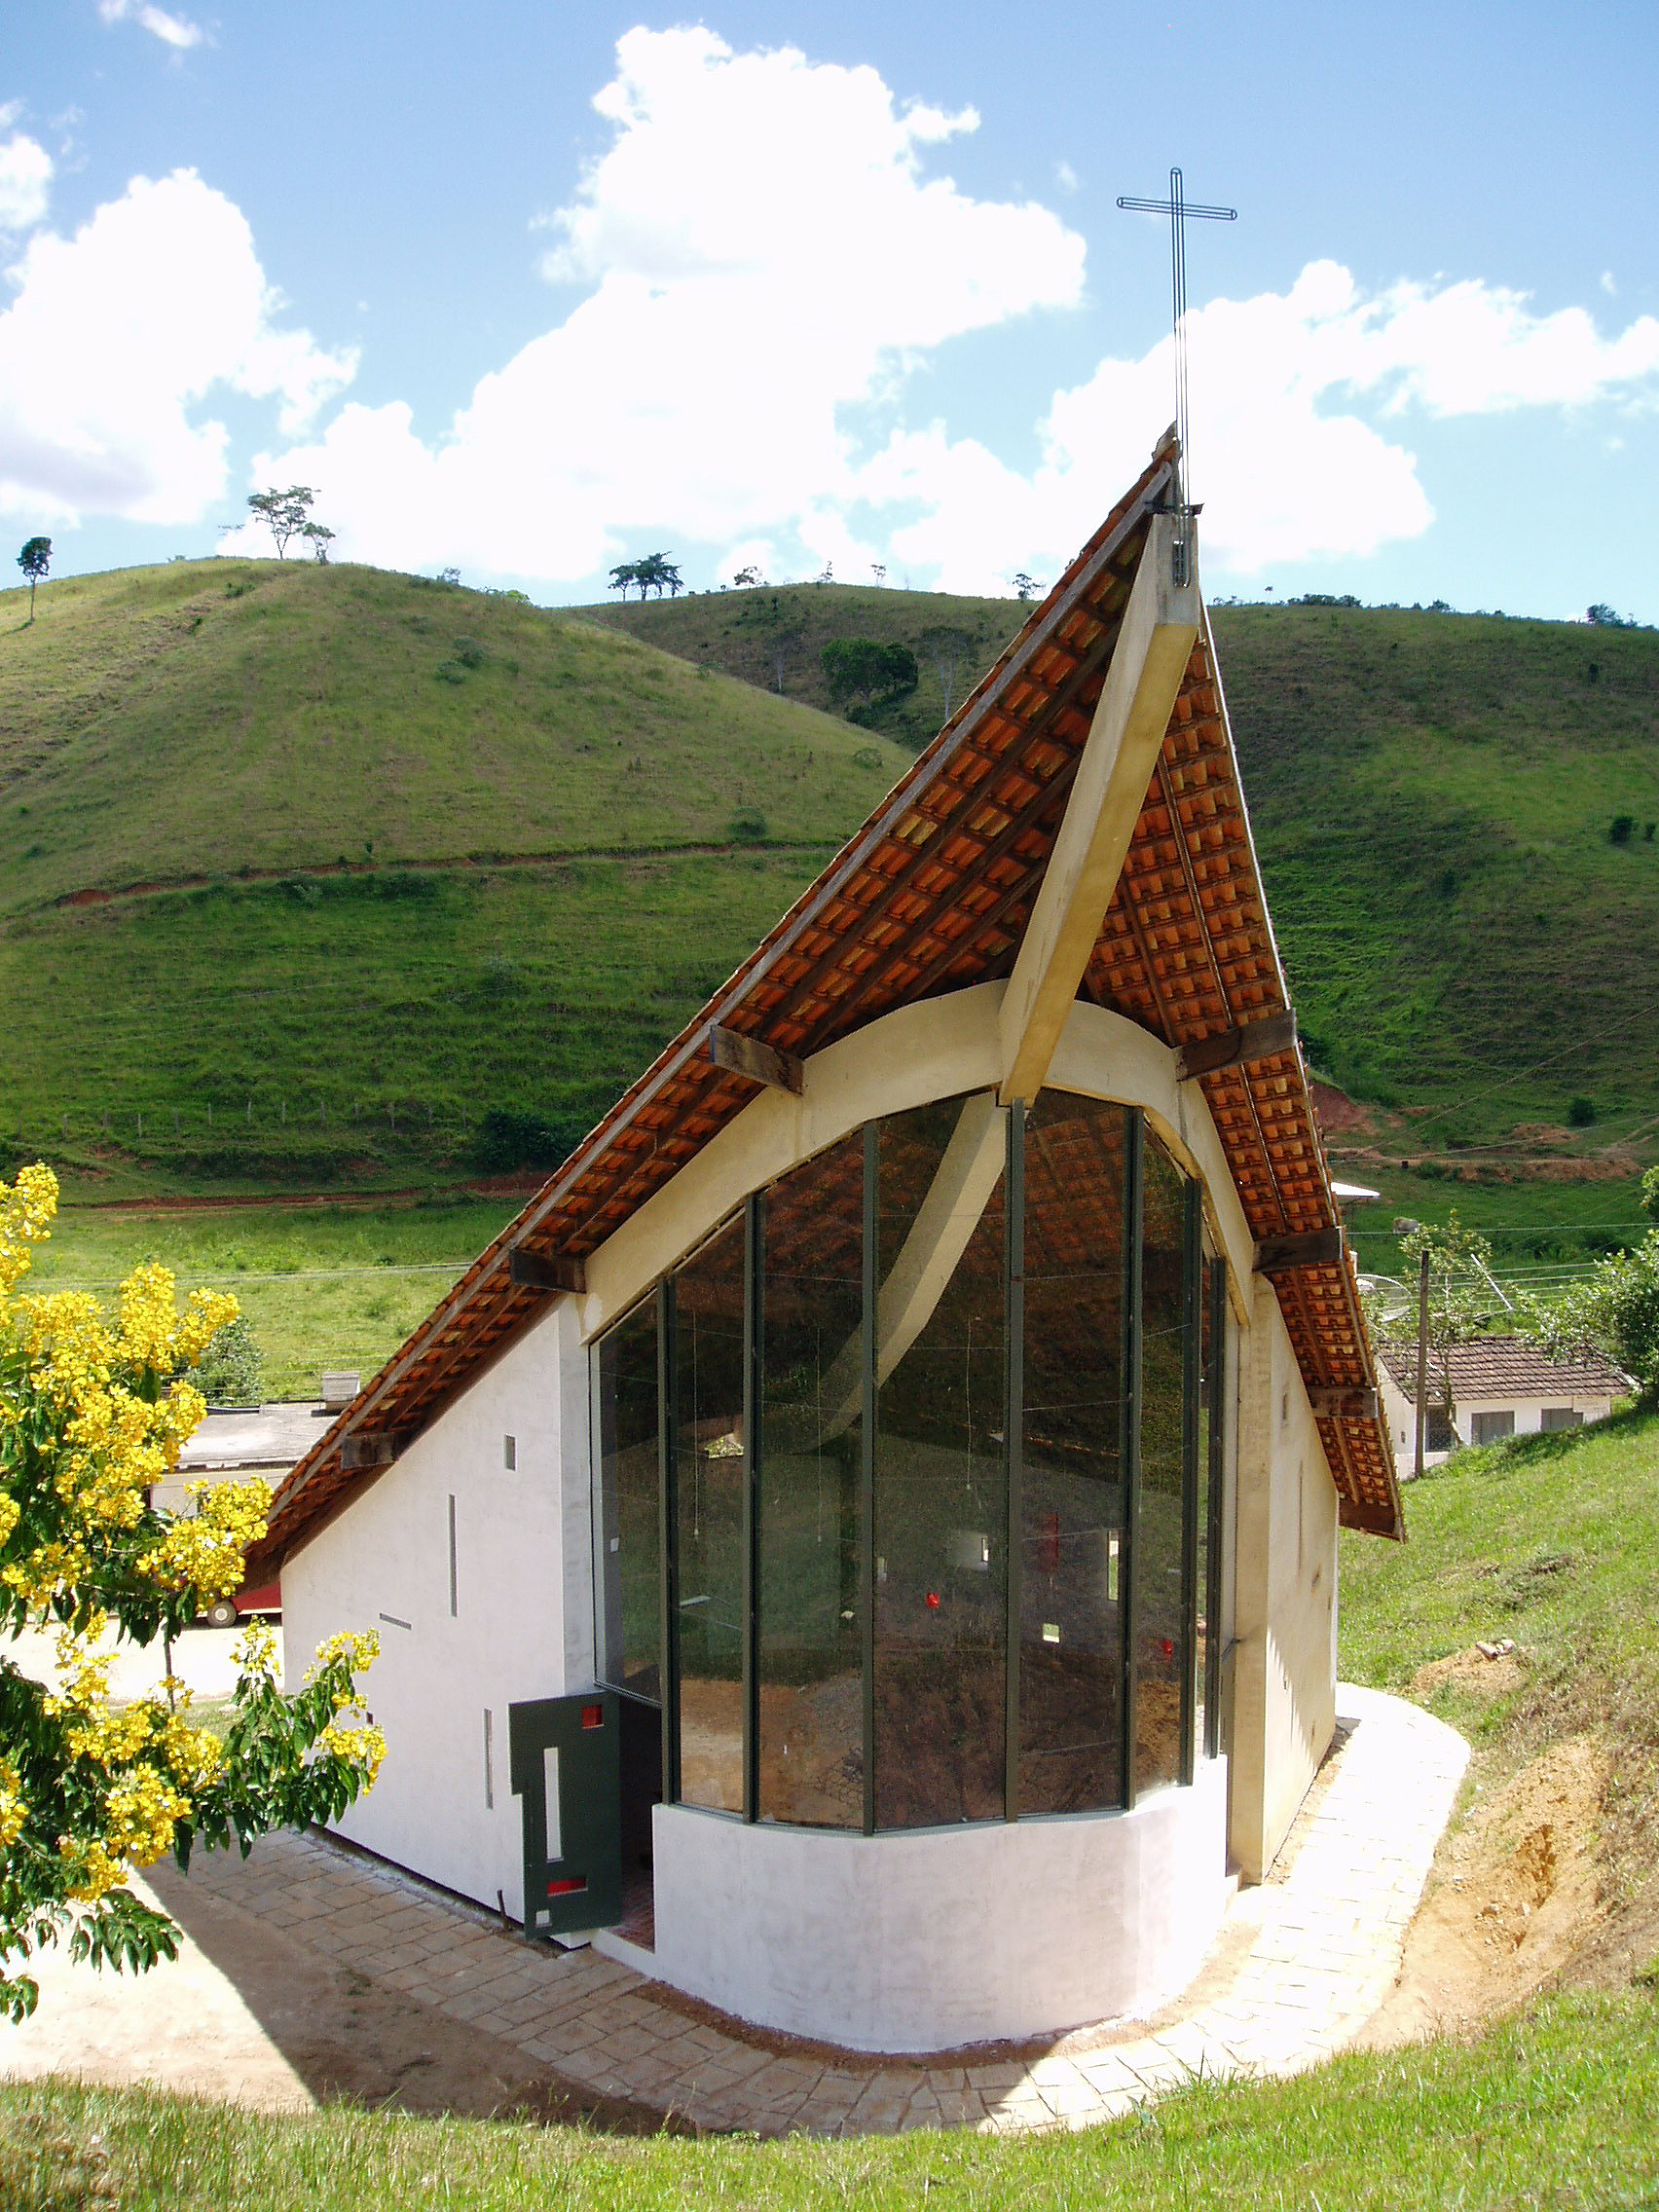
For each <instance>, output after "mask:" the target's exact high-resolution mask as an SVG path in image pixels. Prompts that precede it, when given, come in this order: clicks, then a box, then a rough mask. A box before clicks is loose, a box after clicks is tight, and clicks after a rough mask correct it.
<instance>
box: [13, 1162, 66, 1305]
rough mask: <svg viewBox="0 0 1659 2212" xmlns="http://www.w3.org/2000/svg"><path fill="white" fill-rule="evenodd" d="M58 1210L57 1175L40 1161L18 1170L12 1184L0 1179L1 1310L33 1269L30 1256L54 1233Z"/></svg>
mask: <svg viewBox="0 0 1659 2212" xmlns="http://www.w3.org/2000/svg"><path fill="white" fill-rule="evenodd" d="M56 1211H57V1177H56V1176H55V1174H54V1173H53V1172H52V1169H51V1168H50V1167H46V1166H42V1165H41V1164H40V1163H39V1162H38V1161H37V1163H36V1164H35V1165H34V1166H33V1167H22V1168H19V1169H18V1180H17V1181H16V1182H15V1183H12V1184H6V1183H0V1313H4V1312H5V1310H6V1301H7V1299H8V1297H9V1296H10V1295H11V1293H12V1291H13V1290H15V1289H16V1287H17V1285H18V1283H19V1282H20V1281H21V1280H22V1278H23V1276H24V1275H26V1274H27V1273H28V1272H29V1257H30V1254H31V1252H32V1250H33V1248H34V1246H35V1245H37V1244H44V1243H45V1242H46V1240H47V1238H48V1237H49V1236H50V1235H52V1221H53V1217H54V1215H55V1213H56Z"/></svg>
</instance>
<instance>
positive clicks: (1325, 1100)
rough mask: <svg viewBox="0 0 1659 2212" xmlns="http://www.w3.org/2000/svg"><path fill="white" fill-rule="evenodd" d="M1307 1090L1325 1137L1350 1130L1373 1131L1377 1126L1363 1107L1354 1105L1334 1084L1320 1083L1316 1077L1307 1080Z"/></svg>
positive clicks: (1343, 1091) (1345, 1093) (1344, 1091)
mask: <svg viewBox="0 0 1659 2212" xmlns="http://www.w3.org/2000/svg"><path fill="white" fill-rule="evenodd" d="M1308 1088H1309V1091H1310V1092H1311V1093H1312V1096H1313V1111H1314V1113H1315V1114H1316V1115H1317V1116H1318V1117H1319V1126H1320V1128H1321V1129H1323V1130H1324V1131H1325V1133H1326V1135H1327V1136H1340V1135H1343V1134H1345V1133H1346V1131H1348V1130H1350V1129H1366V1130H1370V1129H1374V1128H1375V1127H1376V1126H1377V1124H1376V1123H1375V1122H1374V1121H1373V1119H1372V1117H1371V1116H1370V1114H1369V1113H1367V1111H1366V1109H1365V1108H1364V1107H1363V1106H1359V1105H1356V1104H1355V1103H1354V1101H1353V1100H1352V1099H1351V1098H1350V1097H1349V1096H1348V1095H1347V1092H1346V1090H1339V1089H1338V1088H1337V1087H1336V1085H1335V1084H1334V1083H1321V1082H1320V1081H1319V1079H1318V1077H1317V1076H1314V1077H1312V1078H1310V1079H1309V1085H1308Z"/></svg>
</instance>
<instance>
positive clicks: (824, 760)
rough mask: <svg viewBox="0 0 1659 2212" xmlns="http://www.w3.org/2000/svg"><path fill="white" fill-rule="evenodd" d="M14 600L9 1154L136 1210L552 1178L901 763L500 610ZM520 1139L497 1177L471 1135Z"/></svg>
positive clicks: (1, 701)
mask: <svg viewBox="0 0 1659 2212" xmlns="http://www.w3.org/2000/svg"><path fill="white" fill-rule="evenodd" d="M25 596H26V595H24V594H21V593H17V592H13V593H8V594H4V595H0V1000H3V1001H4V1003H5V1004H6V1006H7V1008H8V1055H7V1066H6V1078H7V1080H6V1083H5V1085H4V1087H3V1088H0V1147H4V1148H5V1149H6V1150H7V1151H8V1152H10V1153H11V1154H13V1155H14V1156H20V1155H22V1154H25V1153H33V1152H36V1151H41V1150H45V1151H47V1152H48V1153H49V1154H50V1155H51V1156H52V1157H54V1158H55V1159H57V1160H58V1161H61V1162H62V1163H63V1164H64V1165H65V1166H66V1167H67V1169H68V1170H69V1171H70V1173H71V1174H72V1175H73V1176H76V1177H78V1178H79V1179H80V1181H81V1182H82V1184H83V1185H91V1186H92V1187H94V1188H97V1187H101V1188H102V1189H103V1190H105V1191H106V1192H107V1193H109V1194H112V1195H118V1194H120V1193H122V1192H124V1191H126V1190H129V1189H135V1188H149V1187H159V1188H176V1189H192V1188H199V1187H203V1186H210V1187H217V1188H237V1187H260V1186H270V1185H275V1186H277V1187H280V1186H281V1185H283V1184H290V1185H291V1184H294V1183H296V1182H298V1183H303V1184H315V1185H321V1186H327V1185H328V1184H330V1183H338V1182H342V1181H344V1182H347V1183H361V1184H366V1185H373V1184H375V1183H376V1182H384V1181H386V1180H387V1179H397V1178H398V1177H400V1176H407V1175H408V1174H410V1173H412V1172H413V1173H417V1174H419V1175H421V1176H422V1177H423V1178H425V1179H428V1180H430V1179H437V1180H444V1179H447V1178H449V1177H452V1176H454V1175H457V1174H468V1173H475V1172H477V1171H478V1169H479V1167H480V1166H481V1165H484V1166H490V1165H494V1166H497V1167H507V1168H510V1167H513V1166H515V1165H550V1164H553V1163H554V1162H555V1161H557V1159H558V1158H559V1157H561V1156H562V1154H563V1152H564V1150H566V1149H568V1147H569V1145H570V1144H571V1143H572V1142H573V1141H574V1139H575V1138H576V1136H578V1135H579V1134H580V1133H581V1131H582V1130H583V1129H584V1128H585V1127H587V1126H588V1124H590V1123H591V1122H592V1121H593V1120H594V1119H595V1117H596V1116H597V1114H598V1113H599V1112H600V1111H602V1110H603V1108H604V1107H605V1106H606V1105H607V1104H608V1101H609V1100H610V1099H611V1098H612V1097H613V1096H614V1095H615V1093H616V1092H617V1090H619V1089H620V1088H622V1087H623V1085H624V1084H625V1083H626V1082H627V1081H628V1080H629V1079H630V1078H631V1077H632V1076H633V1075H635V1074H636V1073H637V1072H638V1070H639V1069H640V1067H641V1066H642V1065H643V1064H645V1061H647V1060H648V1059H649V1058H650V1057H651V1056H652V1055H653V1054H654V1053H655V1051H657V1050H658V1049H659V1047H660V1046H661V1045H662V1043H663V1042H664V1040H665V1039H666V1038H667V1037H669V1036H671V1035H672V1034H673V1033H674V1031H675V1030H676V1029H677V1028H679V1027H680V1026H681V1024H682V1022H683V1021H684V1020H685V1019H686V1018H687V1017H688V1016H689V1015H690V1014H692V1013H693V1012H694V1011H695V1009H696V1007H697V1006H698V1005H699V1004H700V1003H701V1001H702V1000H703V999H704V998H705V997H706V996H707V994H708V993H709V991H710V990H712V989H713V988H714V987H715V985H716V984H718V983H719V981H720V980H721V978H722V977H724V976H726V975H727V974H729V973H730V971H731V969H732V968H733V967H735V966H736V964H737V962H738V961H739V960H740V959H741V958H742V957H743V956H744V954H745V953H746V952H747V951H748V950H749V948H750V946H751V945H752V944H753V943H754V941H755V940H756V938H757V937H759V936H760V935H761V933H762V932H763V931H764V930H765V929H766V928H767V927H768V926H769V925H770V924H771V923H772V922H773V921H774V920H775V919H776V918H777V916H778V914H779V913H780V912H781V911H782V910H783V909H784V908H785V907H787V906H788V905H789V904H790V903H791V902H792V901H793V899H794V897H795V896H796V895H797V894H798V892H799V891H800V890H801V888H802V887H803V886H804V885H805V884H806V883H807V882H809V881H810V880H811V878H812V876H813V875H814V874H815V873H816V872H817V871H818V869H819V868H820V867H822V866H823V865H824V863H825V862H826V861H827V860H828V859H829V858H830V855H831V854H832V853H833V851H834V850H835V848H836V846H837V845H839V844H840V843H841V841H842V840H843V839H844V838H845V837H846V836H847V835H848V834H850V832H851V831H852V830H854V829H856V828H857V826H858V824H859V823H860V822H861V821H862V820H863V819H864V817H865V816H866V814H867V813H868V812H869V810H870V808H871V807H872V806H873V805H874V804H875V802H876V800H877V799H878V798H879V796H880V795H881V793H882V792H883V791H884V790H885V789H886V788H887V787H888V785H889V784H891V782H892V781H893V780H894V778H895V776H896V775H897V774H899V773H900V772H901V770H902V769H903V764H904V761H905V757H906V756H905V755H904V753H903V751H902V750H901V749H900V748H899V747H898V746H896V745H895V744H893V743H892V741H890V740H888V739H886V738H882V737H879V736H871V735H869V734H867V733H865V732H861V731H858V730H854V729H851V728H849V727H848V726H847V725H846V724H845V723H844V722H841V721H838V720H835V719H831V718H830V717H828V716H824V715H819V714H815V713H813V712H812V711H810V710H809V709H807V708H805V707H802V706H800V705H798V704H796V703H794V702H792V701H785V700H781V699H777V698H769V697H767V696H766V695H765V694H763V693H761V692H758V691H756V690H755V689H754V688H753V687H752V686H750V685H747V684H744V683H741V682H734V681H731V680H729V679H726V678H724V677H721V676H719V675H717V674H715V673H713V672H698V671H694V670H692V669H690V668H687V667H686V666H685V665H684V663H683V662H682V661H681V660H678V659H676V658H675V657H673V656H672V655H670V654H667V653H664V652H659V651H657V650H655V649H654V648H652V647H650V646H647V645H638V644H636V643H634V642H633V641H632V640H630V639H626V638H621V637H615V636H611V635H609V634H608V633H606V632H604V631H603V630H601V629H599V628H597V627H596V626H595V625H594V624H592V623H591V622H587V621H585V620H582V619H580V618H579V617H571V616H566V615H557V614H550V613H548V612H546V611H544V610H543V609H540V608H533V607H530V606H529V605H527V604H524V603H521V602H517V601H513V600H509V599H507V598H505V597H492V596H488V595H484V594H480V593H474V592H462V591H459V590H456V589H453V588H450V587H446V586H441V585H435V584H431V583H429V582H426V581H424V580H423V579H421V578H417V577H409V576H401V575H395V574H388V573H384V572H382V571H375V570H368V569H358V568H326V569H325V568H318V567H316V566H315V565H313V564H309V563H308V564H303V565H302V564H298V563H288V564H281V565H279V564H277V563H276V562H237V563H230V562H220V561H207V562H179V563H174V564H170V565H168V566H166V567H163V568H154V569H142V570H132V571H117V572H115V573H112V574H109V575H102V576H91V577H80V578H74V579H70V580H69V581H66V582H64V583H55V584H53V585H52V586H51V587H50V590H49V591H48V592H46V593H45V594H43V596H42V598H41V601H40V618H39V620H38V621H37V622H36V623H35V624H34V625H33V626H32V627H28V628H24V627H22V626H21V619H20V618H21V614H22V609H23V605H24V600H25ZM502 1113H506V1114H509V1115H513V1116H516V1117H519V1118H520V1119H521V1120H522V1119H523V1118H524V1117H527V1116H528V1117H531V1118H532V1119H534V1120H535V1121H537V1122H538V1123H539V1124H540V1135H539V1137H538V1139H537V1141H535V1143H532V1144H530V1145H528V1146H525V1145H520V1146H519V1147H518V1154H519V1155H520V1156H522V1157H515V1156H514V1150H513V1147H512V1145H511V1144H510V1143H509V1144H508V1146H507V1148H506V1150H505V1152H502V1151H501V1150H500V1148H499V1147H498V1148H497V1153H496V1154H495V1155H494V1156H491V1157H489V1158H485V1157H483V1156H482V1155H481V1154H480V1150H479V1132H480V1126H481V1124H482V1123H483V1122H484V1121H485V1118H486V1117H487V1116H490V1115H491V1114H496V1115H500V1114H502Z"/></svg>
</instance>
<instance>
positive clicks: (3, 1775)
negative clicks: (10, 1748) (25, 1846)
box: [0, 1759, 29, 1851]
mask: <svg viewBox="0 0 1659 2212" xmlns="http://www.w3.org/2000/svg"><path fill="white" fill-rule="evenodd" d="M28 1817H29V1808H28V1803H27V1801H26V1799H25V1798H24V1796H23V1784H22V1777H21V1776H20V1775H19V1774H18V1770H17V1768H16V1767H15V1766H14V1765H13V1764H12V1762H11V1761H10V1760H9V1759H0V1851H10V1850H11V1848H12V1846H13V1844H15V1843H16V1842H17V1840H18V1836H20V1835H21V1834H22V1832H23V1823H24V1822H25V1821H26V1820H27V1819H28Z"/></svg>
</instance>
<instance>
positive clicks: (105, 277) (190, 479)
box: [0, 169, 355, 523]
mask: <svg viewBox="0 0 1659 2212" xmlns="http://www.w3.org/2000/svg"><path fill="white" fill-rule="evenodd" d="M9 275H10V279H11V281H12V283H13V284H14V285H15V286H16V287H17V291H16V297H15V299H14V300H13V302H12V304H11V306H10V307H9V308H7V309H6V310H5V311H4V312H3V313H0V511H4V512H11V513H24V514H27V515H30V516H39V517H40V518H42V519H52V520H55V521H62V522H65V523H69V522H73V521H75V520H77V519H79V517H80V516H81V515H82V514H84V513H92V514H101V515H114V516H120V517H122V518H124V519H126V520H129V521H135V522H169V523H178V522H191V521H195V520H197V519H199V518H200V517H201V516H202V515H203V514H204V513H205V512H206V511H207V510H208V508H209V507H210V506H211V505H212V504H213V502H214V501H215V500H217V499H219V498H222V497H223V495H224V491H225V487H226V479H227V461H226V446H227V442H228V432H227V430H226V429H225V426H224V424H221V423H218V422H214V421H211V420H209V421H206V422H199V421H198V420H196V414H195V411H196V409H197V407H198V405H199V403H200V402H201V401H202V400H203V398H204V397H205V396H206V395H207V394H208V393H209V392H210V391H212V390H213V389H215V388H216V387H218V388H224V389H228V390H231V391H235V392H240V393H243V394H245V395H246V396H248V397H250V398H255V399H268V400H274V401H275V402H276V407H277V420H278V424H279V425H280V427H281V428H282V429H283V431H284V432H285V434H287V435H289V436H294V435H298V434H299V433H301V432H302V431H303V430H304V429H305V427H306V425H307V424H309V423H310V422H311V420H312V419H313V416H314V414H315V412H316V410H317V408H318V407H319V406H320V405H321V404H322V403H323V401H325V400H326V399H329V398H331V397H333V396H334V395H335V394H336V393H337V392H338V391H339V390H340V389H341V388H342V387H343V386H344V385H346V384H347V383H348V382H349V381H350V377H351V376H352V374H353V372H354V369H355V359H354V357H353V356H352V355H350V354H348V353H329V352H325V351H323V350H321V349H319V348H318V347H317V346H316V345H315V344H314V343H313V340H312V338H311V336H310V335H309V333H307V332H306V331H303V330H283V329H279V328H278V327H277V326H276V322H275V319H274V318H275V316H276V313H277V311H278V310H279V308H280V305H281V302H280V300H279V299H278V297H277V295H276V293H275V292H274V291H273V290H272V288H271V287H270V285H268V284H267V282H266V280H265V276H264V272H263V271H262V270H261V268H260V265H259V261H258V257H257V255H256V254H255V252H254V247H253V240H252V237H251V235H250V233H249V231H248V226H247V224H246V222H245V220H244V219H243V217H242V215H241V214H240V210H239V209H238V208H236V207H235V206H234V205H233V204H232V203H231V202H230V201H228V200H227V199H226V198H225V197H224V196H223V194H221V193H218V192H215V191H213V190H212V189H211V188H210V187H209V186H207V185H205V184H203V181H202V179H201V178H200V177H199V176H197V175H196V173H195V172H194V170H190V169H179V170H175V171H174V172H173V174H172V175H171V176H167V177H163V178H161V179H160V180H159V181H152V180H151V179H149V178H147V177H135V178H134V179H133V180H132V182H131V183H130V184H129V186H128V188H127V191H126V193H125V194H124V195H123V196H122V198H121V199H120V200H116V201H111V202H109V203H106V204H105V205H103V206H101V207H99V208H98V209H97V211H96V212H95V213H94V214H93V215H92V218H91V220H90V221H89V222H88V223H86V224H85V225H84V226H83V228H82V229H81V230H79V231H78V232H77V233H76V234H75V236H74V237H73V238H71V239H65V238H61V237H59V236H57V235H56V234H55V233H54V232H49V231H37V232H36V233H35V235H34V236H33V238H32V239H31V240H29V243H28V246H27V248H26V250H25V252H24V253H23V256H22V258H21V260H20V261H19V262H18V266H17V267H16V268H15V269H14V270H12V271H11V272H10V273H9Z"/></svg>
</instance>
